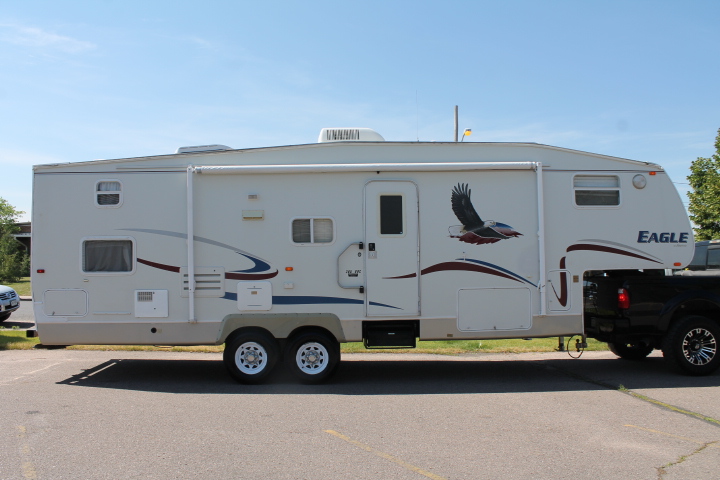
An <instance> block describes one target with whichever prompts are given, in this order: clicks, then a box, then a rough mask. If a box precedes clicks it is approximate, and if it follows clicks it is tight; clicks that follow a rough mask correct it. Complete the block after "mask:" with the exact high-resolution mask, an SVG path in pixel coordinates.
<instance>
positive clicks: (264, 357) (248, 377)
mask: <svg viewBox="0 0 720 480" xmlns="http://www.w3.org/2000/svg"><path fill="white" fill-rule="evenodd" d="M279 356H280V348H279V347H278V343H277V341H276V340H275V339H274V338H273V337H272V336H271V335H269V334H267V333H265V332H261V331H249V332H244V333H240V334H238V335H235V336H234V337H233V338H232V339H231V340H230V341H228V342H227V343H226V344H225V351H224V352H223V361H224V362H225V367H227V369H228V371H229V372H230V375H232V376H233V378H235V380H237V381H238V382H240V383H249V384H257V383H261V382H263V381H264V380H265V379H266V378H267V377H268V375H270V372H271V371H272V369H273V367H274V366H275V364H276V363H277V360H278V357H279Z"/></svg>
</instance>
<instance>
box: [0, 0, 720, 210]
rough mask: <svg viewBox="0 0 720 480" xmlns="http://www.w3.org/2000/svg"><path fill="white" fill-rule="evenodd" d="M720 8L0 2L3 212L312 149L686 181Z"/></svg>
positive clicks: (711, 135) (706, 131) (716, 99)
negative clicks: (79, 178)
mask: <svg viewBox="0 0 720 480" xmlns="http://www.w3.org/2000/svg"><path fill="white" fill-rule="evenodd" d="M719 25H720V2H718V1H716V0H707V1H692V0H688V1H683V2H681V1H662V0H656V1H630V0H625V1H614V0H603V1H580V0H576V1H553V0H548V1H530V0H508V1H503V2H499V1H452V0H447V1H442V2H440V1H437V2H435V1H422V0H416V1H392V0H386V1H375V0H363V1H362V2H338V1H333V2H329V1H323V0H318V1H314V2H300V1H285V2H281V1H272V0H266V1H264V2H258V1H252V2H250V1H248V2H246V1H234V2H231V1H213V0H206V1H202V2H200V1H197V2H183V1H172V2H171V1H147V0H145V1H134V0H125V1H122V2H120V1H101V0H97V1H91V2H90V1H88V2H82V1H59V0H55V1H32V0H27V1H6V0H0V107H1V108H0V165H2V171H3V175H2V177H3V181H2V187H0V197H3V198H5V199H6V200H8V201H9V202H10V203H11V204H13V205H14V206H16V207H17V208H19V209H21V210H25V211H26V212H27V215H25V216H24V218H25V219H28V220H29V213H30V210H31V188H32V187H31V185H32V168H31V166H32V165H34V164H42V163H56V162H75V161H87V160H94V159H100V158H122V157H133V156H142V155H158V154H165V153H172V152H174V151H175V149H176V148H177V147H179V146H185V145H199V144H209V143H221V144H225V145H229V146H231V147H233V148H245V147H260V146H270V145H288V144H295V143H312V142H314V141H316V139H317V135H318V133H319V131H320V129H321V128H322V127H369V128H373V129H375V130H377V131H378V132H379V133H380V134H382V135H383V136H384V137H385V139H386V140H395V141H402V140H410V141H414V140H418V139H419V140H421V141H432V140H436V141H443V140H452V136H453V107H454V106H455V105H459V109H460V122H459V123H460V128H461V129H464V128H472V130H473V135H472V136H471V137H469V139H468V140H470V141H518V142H538V143H544V144H549V145H556V146H560V147H567V148H574V149H578V150H585V151H590V152H594V153H602V154H607V155H615V156H620V157H625V158H631V159H635V160H642V161H649V162H656V163H659V164H660V165H662V166H664V167H665V168H666V170H667V171H668V172H669V174H670V176H671V178H672V179H673V180H674V181H675V182H677V186H678V190H680V191H681V193H683V192H685V191H686V190H687V188H688V187H687V185H685V183H686V182H687V180H686V178H685V177H686V176H687V174H688V173H689V170H688V168H689V165H690V162H691V161H692V160H694V159H695V158H697V157H698V156H704V157H707V156H710V155H711V154H712V153H713V152H714V147H713V143H714V139H715V136H716V134H717V130H718V128H720V94H719V93H718V92H720V62H719V61H718V59H720V28H718V26H719Z"/></svg>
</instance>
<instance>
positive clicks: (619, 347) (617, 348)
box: [608, 340, 655, 360]
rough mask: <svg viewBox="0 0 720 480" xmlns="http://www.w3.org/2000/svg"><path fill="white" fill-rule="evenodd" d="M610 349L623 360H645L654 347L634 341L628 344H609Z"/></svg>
mask: <svg viewBox="0 0 720 480" xmlns="http://www.w3.org/2000/svg"><path fill="white" fill-rule="evenodd" d="M608 348H610V351H611V352H613V353H614V354H615V355H617V356H618V357H620V358H622V359H623V360H644V359H645V357H647V356H648V355H650V354H651V353H652V351H653V350H655V349H654V348H653V346H652V345H648V344H647V343H645V342H643V341H641V340H632V341H627V342H615V343H610V342H608Z"/></svg>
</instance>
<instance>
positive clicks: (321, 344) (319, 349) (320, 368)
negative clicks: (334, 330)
mask: <svg viewBox="0 0 720 480" xmlns="http://www.w3.org/2000/svg"><path fill="white" fill-rule="evenodd" d="M285 362H287V364H288V367H289V368H290V371H291V372H292V373H293V375H295V377H297V378H298V379H300V381H301V382H303V383H322V382H325V381H327V380H328V379H329V378H330V377H331V376H332V375H333V374H334V373H335V371H336V370H337V368H338V366H339V365H340V344H339V343H338V341H337V340H335V338H333V337H332V336H330V335H328V334H326V333H323V332H306V333H301V334H300V335H298V336H297V337H294V338H290V341H289V342H288V346H287V350H286V351H285Z"/></svg>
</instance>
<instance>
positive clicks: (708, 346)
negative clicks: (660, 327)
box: [663, 315, 720, 375]
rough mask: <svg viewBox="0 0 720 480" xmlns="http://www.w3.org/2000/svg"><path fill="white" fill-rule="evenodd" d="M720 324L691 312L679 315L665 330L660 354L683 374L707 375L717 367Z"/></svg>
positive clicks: (719, 364)
mask: <svg viewBox="0 0 720 480" xmlns="http://www.w3.org/2000/svg"><path fill="white" fill-rule="evenodd" d="M719 339H720V325H718V324H717V323H716V322H713V321H712V320H710V319H708V318H705V317H702V316H697V315H692V316H688V317H685V318H683V319H681V320H680V321H679V322H678V323H676V324H675V325H674V326H673V327H672V328H671V329H670V331H669V332H668V334H667V337H666V338H665V342H664V344H663V356H664V357H665V358H666V359H667V360H669V361H670V362H671V363H673V364H675V365H676V366H677V367H679V368H680V370H682V372H683V373H685V374H687V375H708V374H710V373H712V372H714V371H715V370H716V369H717V368H718V367H720V355H719V354H718V340H719Z"/></svg>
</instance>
